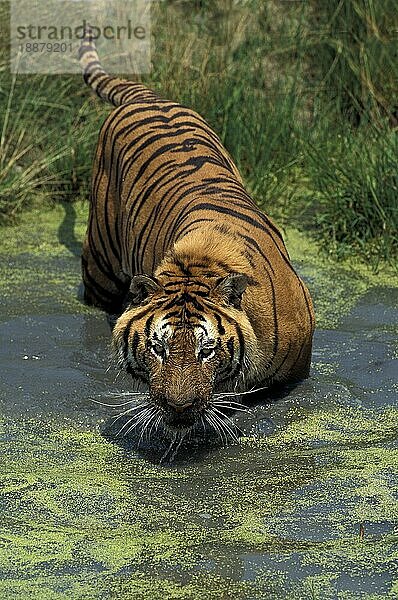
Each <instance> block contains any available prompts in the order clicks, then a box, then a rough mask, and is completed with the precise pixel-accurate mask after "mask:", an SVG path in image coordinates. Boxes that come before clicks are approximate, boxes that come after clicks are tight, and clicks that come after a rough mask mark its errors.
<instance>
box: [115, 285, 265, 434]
mask: <svg viewBox="0 0 398 600" xmlns="http://www.w3.org/2000/svg"><path fill="white" fill-rule="evenodd" d="M248 284H249V278H248V277H247V276H245V275H242V274H232V275H229V276H227V277H224V278H221V280H219V281H215V282H213V283H212V284H208V283H204V282H203V280H201V281H200V282H194V281H188V280H187V281H184V282H181V280H179V281H178V280H172V281H166V282H164V283H162V282H161V281H159V280H155V279H153V278H151V277H148V276H146V275H137V276H135V277H133V279H132V284H131V288H130V294H129V297H128V300H127V301H128V306H127V308H126V310H125V312H124V313H123V314H122V315H121V316H120V317H119V319H118V320H117V322H116V325H115V328H114V331H113V345H114V349H115V351H116V355H117V359H118V362H119V365H120V367H122V368H124V369H125V370H126V371H127V372H129V373H130V374H131V375H132V376H133V377H134V378H135V379H140V380H141V381H143V382H145V383H146V384H147V385H148V386H149V399H150V403H151V405H152V408H153V416H154V415H155V412H156V416H157V418H158V420H159V421H161V422H162V424H163V426H164V427H165V428H166V429H172V430H183V429H189V428H191V427H192V426H194V425H195V424H196V423H197V422H198V421H200V420H202V422H203V418H205V415H206V410H207V409H208V407H209V406H210V405H211V402H212V398H213V394H214V392H215V391H217V390H221V389H226V388H227V387H228V385H229V384H230V383H231V382H234V385H235V384H236V381H237V379H239V376H243V373H244V368H245V365H246V366H247V363H248V362H250V355H251V354H252V353H253V352H254V351H255V350H254V347H253V344H251V343H250V342H251V341H252V342H253V343H254V341H255V335H254V332H253V330H252V328H251V325H250V322H249V320H248V318H247V317H246V315H245V313H244V311H243V309H242V306H241V300H242V295H243V293H244V291H245V289H246V287H247V285H248Z"/></svg>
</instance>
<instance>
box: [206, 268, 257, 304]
mask: <svg viewBox="0 0 398 600" xmlns="http://www.w3.org/2000/svg"><path fill="white" fill-rule="evenodd" d="M249 283H250V278H249V277H248V276H247V275H244V274H243V273H232V274H231V275H227V276H226V277H224V279H223V280H222V281H220V282H219V283H218V284H217V285H216V287H215V290H214V291H216V292H217V293H219V294H220V295H221V296H222V298H223V300H224V301H225V302H227V304H230V305H231V306H234V307H235V308H238V309H240V307H241V306H240V303H241V300H242V295H243V292H244V291H245V289H246V288H247V286H248V285H249Z"/></svg>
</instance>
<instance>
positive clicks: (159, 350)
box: [152, 342, 165, 358]
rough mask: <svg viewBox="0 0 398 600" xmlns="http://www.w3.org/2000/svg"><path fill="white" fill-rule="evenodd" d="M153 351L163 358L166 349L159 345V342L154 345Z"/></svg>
mask: <svg viewBox="0 0 398 600" xmlns="http://www.w3.org/2000/svg"><path fill="white" fill-rule="evenodd" d="M152 350H153V351H154V352H155V354H157V355H158V356H161V357H162V358H163V357H164V355H165V351H164V347H163V346H162V344H158V343H157V342H155V343H154V344H152Z"/></svg>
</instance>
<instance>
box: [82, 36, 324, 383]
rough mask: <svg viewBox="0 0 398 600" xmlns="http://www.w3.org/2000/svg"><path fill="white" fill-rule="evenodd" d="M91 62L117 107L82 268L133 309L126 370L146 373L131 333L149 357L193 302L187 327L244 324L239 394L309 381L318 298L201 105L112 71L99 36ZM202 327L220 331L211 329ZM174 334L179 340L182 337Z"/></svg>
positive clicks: (104, 133)
mask: <svg viewBox="0 0 398 600" xmlns="http://www.w3.org/2000/svg"><path fill="white" fill-rule="evenodd" d="M82 65H83V68H84V70H85V79H86V82H87V83H88V84H89V85H90V86H91V87H92V88H93V89H95V91H96V92H97V94H98V95H100V96H101V97H102V98H104V99H105V100H108V101H110V102H111V103H113V104H115V105H116V108H115V110H114V111H113V112H112V113H111V114H110V115H109V116H108V118H107V119H106V121H105V123H104V125H103V127H102V129H101V132H100V135H99V140H98V145H97V150H96V155H95V160H94V169H93V180H92V196H91V205H90V217H89V226H88V230H87V235H86V239H85V242H84V248H83V258H82V264H83V280H84V284H85V294H86V300H87V302H89V303H92V304H95V305H97V306H99V307H101V308H102V309H104V310H106V311H108V312H112V313H118V314H120V313H122V314H121V316H120V317H119V320H118V322H117V325H116V328H115V332H114V339H115V345H116V348H117V351H118V353H119V356H120V357H121V361H122V362H123V361H124V363H123V366H124V367H125V368H127V370H129V368H130V367H131V371H132V372H133V375H134V373H135V375H137V373H138V372H139V371H140V369H138V370H137V369H136V370H135V371H134V369H135V367H134V364H135V363H134V361H135V362H137V360H138V359H137V356H138V354H139V352H138V351H137V352H138V354H137V356H136V357H134V356H133V357H132V358H131V361H132V363H134V364H133V366H131V365H129V364H127V363H128V361H129V360H130V358H129V352H130V344H131V340H132V339H133V338H134V339H135V340H136V344H137V345H138V346H139V345H140V344H142V352H143V348H144V347H145V346H148V339H151V340H153V336H154V335H155V333H156V336H158V337H159V336H160V329H159V327H161V326H160V325H159V323H158V325H157V329H156V328H155V329H152V330H151V327H152V328H153V327H154V325H153V324H154V322H156V319H157V317H156V315H157V313H159V315H160V316H159V319H158V320H159V322H160V321H161V322H162V326H163V328H164V329H167V326H168V325H169V324H170V323H171V322H172V317H169V321H167V323H166V321H165V315H166V316H167V314H170V313H173V312H174V313H176V311H175V310H174V311H173V310H171V309H172V308H173V306H175V307H182V308H181V311H182V312H181V314H180V312H178V310H177V317H178V319H177V320H178V323H180V325H181V324H182V326H181V327H182V329H184V328H185V329H192V330H194V329H195V327H196V328H199V329H200V322H201V318H202V324H203V322H204V321H203V319H204V320H205V321H206V319H207V321H208V323H210V321H211V320H212V319H213V321H214V322H215V323H218V325H217V326H216V325H214V328H217V330H218V335H219V336H220V337H219V340H221V338H223V333H222V332H223V331H225V329H227V327H226V325H225V323H227V322H230V323H232V322H233V324H234V328H235V329H234V331H236V333H235V335H231V336H230V337H229V342H230V346H229V349H228V352H229V354H230V356H231V364H232V363H234V362H235V363H236V362H237V360H238V358H237V357H236V356H235V354H234V352H233V351H232V350H231V346H233V343H232V342H231V339H234V340H235V341H234V343H235V345H236V347H238V346H239V369H238V374H239V378H238V379H239V389H248V388H249V387H251V386H253V385H259V384H260V383H264V382H266V383H267V384H270V383H272V382H275V381H287V380H290V381H291V380H298V379H300V378H303V377H306V376H307V375H308V372H309V365H310V358H311V344H312V335H313V330H314V315H313V309H312V302H311V298H310V295H309V293H308V290H307V288H306V286H305V284H304V283H303V282H302V281H301V279H300V278H299V277H298V275H297V274H296V272H295V271H294V269H293V267H292V265H291V263H290V260H289V256H288V253H287V250H286V248H285V245H284V243H283V239H282V236H281V234H280V232H279V230H278V229H277V227H276V226H275V225H274V224H273V222H272V221H271V220H270V219H269V218H268V217H267V216H266V215H265V214H264V213H263V212H261V211H260V210H259V209H258V207H257V206H256V205H255V203H254V202H253V200H252V199H251V198H250V196H249V195H248V193H247V192H246V190H245V189H244V186H243V183H242V180H241V177H240V175H239V172H238V170H237V168H236V166H235V165H234V163H233V161H232V159H231V157H230V156H229V154H228V153H227V151H226V150H225V148H224V147H223V146H222V144H221V142H220V140H219V138H218V137H217V135H216V134H215V133H214V132H213V131H212V129H211V128H210V127H209V126H208V124H207V123H206V122H205V121H204V120H203V119H202V117H200V116H199V115H198V114H197V113H195V112H194V111H192V110H190V109H187V108H185V107H182V106H181V105H179V104H177V103H174V102H170V101H167V100H163V99H161V98H159V97H158V96H157V95H156V94H154V93H153V92H151V91H150V90H148V89H147V88H145V87H144V86H142V85H141V84H135V83H131V82H125V81H123V80H119V79H117V78H112V77H109V76H107V75H106V73H105V72H104V71H103V69H102V67H101V66H100V64H99V62H98V57H97V55H96V51H95V48H94V46H93V44H92V43H91V41H90V40H89V39H86V40H85V42H84V44H83V46H82ZM137 275H146V276H147V277H150V278H152V279H153V281H154V283H153V284H152V288H151V284H149V283H148V281H147V282H146V283H145V282H144V283H143V280H142V279H141V280H140V282H141V284H142V286H143V287H145V290H144V291H143V290H142V289H141V291H140V292H138V287H137V285H136V284H137V281H138V279H137V278H136V277H137ZM134 281H136V283H135V284H134ZM142 286H141V287H142ZM157 286H158V287H157ZM132 288H134V289H133V292H132ZM129 290H130V291H129ZM132 294H133V296H134V298H135V302H132V301H131V295H132ZM134 294H135V295H134ZM137 294H138V296H137ZM137 298H138V300H139V302H138V301H137ZM162 299H163V300H162ZM166 300H167V310H168V313H167V311H166V312H165V310H164V308H165V306H166V305H165V302H166ZM129 302H130V304H129ZM137 302H138V303H137ZM173 302H174V305H173ZM151 303H153V304H152V305H151ZM145 307H147V308H145ZM148 308H149V310H148ZM140 311H141V312H140ZM141 313H145V315H144V317H145V319H146V320H145V322H142V323H141V321H142V319H143V318H144V317H141ZM195 313H196V317H195V316H193V317H192V318H191V320H190V315H194V314H195ZM210 313H211V314H212V316H210ZM187 315H188V316H187ZM174 318H176V315H175V314H174ZM170 319H171V321H170ZM195 319H196V321H195ZM148 320H151V321H150V323H149V325H148ZM166 320H167V319H166ZM192 320H193V321H195V323H196V324H193V321H192ZM207 321H206V323H207ZM165 323H166V324H165ZM184 323H185V325H184ZM135 327H138V329H135ZM173 327H176V325H175V324H174V325H173ZM181 327H180V329H181ZM202 327H203V328H204V329H205V330H206V335H207V337H208V338H209V335H208V334H209V330H210V329H211V327H210V325H209V324H206V325H202ZM231 327H232V325H231ZM140 328H141V329H140ZM214 328H213V329H214ZM137 331H138V334H137V335H138V341H137V336H135V334H136V333H137ZM172 331H173V332H172V333H171V334H170V335H169V337H170V339H173V336H175V335H177V334H176V331H177V329H173V330H172ZM195 331H196V330H195ZM151 336H152V337H151ZM195 336H196V338H195V339H197V338H198V336H199V334H198V335H197V334H196V333H195ZM211 336H213V337H214V336H215V334H214V332H213V333H212V334H211ZM211 336H210V337H211ZM199 337H200V336H199ZM213 337H211V339H213ZM155 339H156V338H155ZM209 339H210V338H209ZM151 343H152V342H151ZM162 343H163V342H162ZM180 343H182V342H181V341H180ZM184 343H187V344H188V342H184ZM189 343H191V342H189ZM192 343H193V344H194V343H196V342H192ZM225 344H227V342H225ZM188 345H189V344H188ZM169 346H170V344H169ZM222 346H223V342H220V347H222ZM170 348H171V346H170V347H169V351H170ZM225 352H226V353H227V350H225ZM133 354H134V353H133ZM223 360H224V359H223ZM220 361H221V359H220ZM138 362H140V361H138ZM142 362H145V361H142ZM221 362H222V361H221ZM221 362H220V364H221ZM125 363H126V364H125ZM165 364H166V360H164V361H163V363H162V365H163V367H162V368H163V369H164V368H165ZM235 367H236V365H235ZM235 367H234V368H232V367H231V372H233V373H235V371H236V369H235ZM140 368H141V370H143V369H145V367H143V366H142V365H141V367H140ZM149 370H150V369H149ZM236 375H237V373H235V377H236ZM212 377H213V380H214V381H215V382H217V376H214V374H213V375H212ZM142 378H143V379H144V380H145V377H144V376H142ZM152 379H153V377H152ZM150 380H151V376H149V377H148V382H149V383H150ZM233 381H234V380H233V378H232V376H231V377H229V378H227V379H226V380H224V383H223V385H225V384H227V385H231V384H233ZM223 385H221V386H219V387H220V388H222V387H223ZM177 388H178V386H177ZM180 388H181V386H180V387H179V388H178V389H180ZM212 389H213V391H214V389H215V388H214V385H213V388H212ZM217 389H218V388H217ZM176 393H177V392H176ZM162 394H163V395H164V392H162Z"/></svg>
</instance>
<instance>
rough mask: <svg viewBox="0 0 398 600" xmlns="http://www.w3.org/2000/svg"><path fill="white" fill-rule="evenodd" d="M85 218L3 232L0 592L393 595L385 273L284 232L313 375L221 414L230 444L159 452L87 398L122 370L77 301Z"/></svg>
mask: <svg viewBox="0 0 398 600" xmlns="http://www.w3.org/2000/svg"><path fill="white" fill-rule="evenodd" d="M64 210H66V214H65V213H64ZM86 217H87V214H86V207H85V206H80V205H77V206H76V214H75V213H74V210H73V209H71V208H67V207H66V208H65V209H63V208H62V207H57V208H55V209H53V210H48V211H47V212H41V213H40V214H39V213H36V212H32V213H30V214H28V215H25V217H24V218H23V222H22V223H21V224H20V225H19V226H18V227H10V228H6V229H3V230H2V231H1V243H0V275H1V279H0V294H1V317H0V339H1V342H0V360H1V376H0V401H1V442H0V443H1V455H2V458H3V460H2V469H1V495H0V503H1V514H2V519H1V527H0V529H1V531H0V598H1V599H3V598H4V599H8V598H18V599H19V598H32V599H36V598H37V599H46V600H47V599H51V600H52V599H53V598H54V599H58V598H59V599H61V598H72V599H80V598H81V599H83V598H87V599H100V598H101V599H102V598H104V599H105V598H118V599H135V598H137V599H141V598H142V599H146V598H148V599H149V598H151V599H157V598H159V599H164V598H175V599H203V600H205V599H206V600H207V599H213V598H214V599H217V600H218V599H220V598H221V599H224V598H225V599H229V598H231V599H245V600H246V599H253V600H255V599H260V598H271V599H273V598H275V599H285V598H287V599H301V598H303V599H306V598H309V599H313V598H317V599H322V600H324V599H333V598H339V599H340V598H341V599H351V598H369V599H370V598H371V599H379V598H380V599H382V598H383V599H384V598H398V455H397V448H398V403H397V396H398V393H397V392H398V384H397V357H398V343H397V339H398V336H397V333H398V281H397V278H396V277H394V276H393V275H392V274H391V273H387V272H383V273H379V274H377V275H374V274H371V273H369V272H367V271H366V270H365V269H364V268H362V269H360V270H358V269H357V268H354V267H353V265H348V264H346V265H336V264H335V263H333V262H331V261H327V260H326V259H323V260H322V259H320V258H319V256H318V254H317V250H316V248H315V247H313V246H311V244H309V243H308V241H306V240H305V239H304V238H303V237H302V236H300V235H299V234H298V233H296V232H294V231H288V232H287V244H288V247H289V249H290V250H291V254H292V258H293V260H294V262H295V265H296V266H297V267H298V269H299V271H300V273H302V275H303V276H304V277H305V278H306V281H307V282H308V285H309V287H310V289H311V292H312V294H313V297H314V299H315V305H316V309H317V317H318V329H317V332H316V336H315V343H314V354H313V367H312V376H311V378H310V379H309V380H307V381H305V382H303V383H302V384H300V385H299V386H297V387H296V388H294V389H291V390H287V391H286V394H284V395H283V396H281V397H280V398H278V399H272V400H271V401H268V402H267V399H266V397H265V396H264V401H263V402H260V403H257V404H256V405H254V406H252V413H251V414H239V415H236V416H235V417H234V419H235V421H236V423H237V425H238V426H239V427H240V428H241V430H242V436H241V438H240V441H239V443H235V444H231V445H229V446H228V447H223V446H222V445H221V444H219V443H218V442H217V441H216V440H215V439H213V438H211V439H209V440H205V441H203V440H200V439H196V440H193V441H191V442H189V443H187V444H186V445H185V446H183V447H182V448H181V449H180V452H179V453H178V455H177V457H176V458H175V460H174V461H173V462H172V463H170V464H169V463H166V464H159V460H160V457H161V455H162V453H163V450H164V448H163V447H162V443H161V441H159V444H156V443H153V444H148V443H146V444H143V445H142V446H141V447H140V448H139V449H138V450H137V448H136V440H134V439H123V438H122V439H119V440H117V439H116V440H115V439H113V438H111V437H110V436H109V431H110V430H111V428H110V423H111V422H112V417H113V416H115V415H116V414H117V412H116V411H115V409H112V408H106V407H102V406H100V405H97V404H95V403H93V402H92V399H96V400H103V401H104V402H109V401H110V400H109V394H111V393H113V392H124V391H127V390H129V389H130V381H129V379H128V378H127V377H126V378H123V377H118V378H116V372H115V371H114V370H113V369H112V367H111V368H109V369H108V366H109V339H110V333H109V327H108V324H107V322H106V319H105V316H104V315H103V314H102V313H100V312H99V311H96V310H94V309H89V308H87V307H85V306H83V305H82V304H81V302H80V301H79V299H78V297H77V290H78V285H79V280H80V265H79V258H78V256H77V254H78V252H79V244H80V240H81V237H82V234H83V231H84V228H85V222H86ZM107 369H108V370H107Z"/></svg>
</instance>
